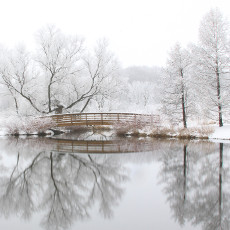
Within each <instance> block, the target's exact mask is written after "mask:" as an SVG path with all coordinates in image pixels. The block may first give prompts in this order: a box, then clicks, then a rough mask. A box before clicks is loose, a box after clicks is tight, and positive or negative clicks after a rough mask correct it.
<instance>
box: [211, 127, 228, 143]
mask: <svg viewBox="0 0 230 230" xmlns="http://www.w3.org/2000/svg"><path fill="white" fill-rule="evenodd" d="M209 139H221V140H230V125H224V126H223V127H214V132H213V133H212V134H211V135H209Z"/></svg>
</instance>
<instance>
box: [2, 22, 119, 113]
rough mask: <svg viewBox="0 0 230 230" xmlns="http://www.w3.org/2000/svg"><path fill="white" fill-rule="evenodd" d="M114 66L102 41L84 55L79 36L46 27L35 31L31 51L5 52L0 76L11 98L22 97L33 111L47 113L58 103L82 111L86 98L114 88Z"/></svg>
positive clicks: (92, 98)
mask: <svg viewBox="0 0 230 230" xmlns="http://www.w3.org/2000/svg"><path fill="white" fill-rule="evenodd" d="M118 69H119V65H118V62H117V61H116V58H115V56H114V55H113V54H112V53H111V52H109V51H108V45H107V43H106V42H104V41H100V42H98V44H97V46H96V48H95V50H94V52H88V54H87V55H86V51H85V48H83V40H82V39H79V38H78V37H71V36H66V35H64V34H63V33H62V32H61V31H60V30H58V29H57V28H55V27H53V26H48V27H46V28H44V29H42V30H40V31H39V33H38V34H37V50H36V53H35V54H31V53H27V52H26V51H24V50H22V51H20V52H18V51H15V50H13V51H12V52H10V53H9V54H8V55H6V59H5V60H4V61H3V62H2V61H1V62H0V77H1V81H2V82H3V84H4V85H5V86H6V87H7V89H8V91H9V92H10V93H11V95H12V96H13V97H14V98H15V99H17V100H18V96H19V98H20V99H22V98H23V99H24V101H27V102H28V104H29V105H30V107H31V108H33V109H34V110H35V111H36V112H40V113H51V112H53V111H55V110H56V109H57V108H58V107H59V106H62V107H64V109H66V110H67V111H72V112H73V111H75V112H83V111H84V110H85V109H86V107H87V106H88V105H89V102H90V101H92V100H96V98H97V97H110V96H111V94H112V93H113V92H115V91H116V86H117V85H116V81H114V79H116V75H117V70H118ZM16 102H17V101H16V100H15V105H16V108H17V109H18V106H17V103H16Z"/></svg>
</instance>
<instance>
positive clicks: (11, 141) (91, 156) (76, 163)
mask: <svg viewBox="0 0 230 230" xmlns="http://www.w3.org/2000/svg"><path fill="white" fill-rule="evenodd" d="M56 138H57V139H49V138H32V137H31V138H13V137H10V138H2V139H0V187H1V190H0V229H10V230H11V229H20V230H21V229H23V230H27V229H30V230H31V229H33V230H38V229H39V230H41V229H60V230H61V229H81V230H92V229H100V230H104V229H112V230H113V229H114V230H115V229H116V230H117V229H126V230H127V229H132V230H139V229H140V230H142V229H144V230H150V229H151V230H152V229H158V230H160V229H170V230H177V229H183V230H192V229H196V230H197V229H200V230H216V229H226V230H227V229H230V226H229V225H230V207H229V206H230V175H229V169H230V168H229V166H230V144H228V143H212V142H208V141H176V140H157V139H151V138H147V139H133V138H123V139H117V138H116V139H114V138H111V137H108V136H106V134H101V135H94V134H92V133H91V134H90V133H87V134H85V133H84V134H83V133H82V134H81V135H65V136H61V138H60V137H58V136H57V137H56ZM63 138H64V140H63Z"/></svg>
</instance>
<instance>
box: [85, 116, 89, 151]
mask: <svg viewBox="0 0 230 230" xmlns="http://www.w3.org/2000/svg"><path fill="white" fill-rule="evenodd" d="M85 124H86V126H88V120H87V114H86V115H85ZM87 147H88V146H87Z"/></svg>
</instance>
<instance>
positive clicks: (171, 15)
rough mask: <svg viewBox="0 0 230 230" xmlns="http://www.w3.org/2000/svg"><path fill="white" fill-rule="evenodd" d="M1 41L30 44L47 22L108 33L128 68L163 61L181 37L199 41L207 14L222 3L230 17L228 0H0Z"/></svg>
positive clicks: (92, 35) (88, 34) (92, 34)
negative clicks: (203, 19) (199, 32)
mask: <svg viewBox="0 0 230 230" xmlns="http://www.w3.org/2000/svg"><path fill="white" fill-rule="evenodd" d="M0 3H1V4H0V6H1V8H0V9H1V11H0V32H1V33H0V43H2V44H3V45H7V46H8V47H11V46H14V45H15V44H17V43H19V42H24V43H25V44H27V45H28V46H30V45H31V44H32V42H33V41H34V34H35V33H36V31H37V30H39V29H40V28H41V27H44V26H46V25H47V24H55V25H56V26H57V27H58V28H60V29H61V30H62V31H63V32H65V33H70V34H78V35H81V36H83V37H84V38H85V39H86V41H87V42H88V43H89V44H92V43H93V42H95V41H96V40H97V39H99V38H104V37H105V38H108V40H109V44H110V47H111V49H112V51H113V52H114V53H115V54H116V55H117V57H118V59H119V60H120V62H121V63H122V64H123V66H124V67H127V66H130V65H146V66H154V65H159V66H161V65H164V64H165V61H166V58H167V53H168V51H169V50H170V48H171V47H172V46H173V45H174V44H175V42H177V41H179V42H180V43H181V44H182V45H184V46H186V45H187V44H188V43H189V42H196V40H197V37H198V28H199V24H200V21H201V19H202V17H203V16H204V14H206V13H207V12H208V11H209V10H210V8H211V7H216V6H217V7H219V9H220V10H221V11H222V13H223V14H224V15H225V16H226V17H227V18H228V19H230V1H229V0H157V1H156V0H0Z"/></svg>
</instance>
